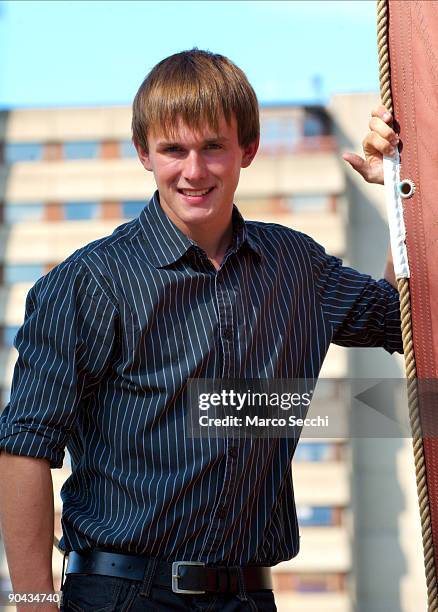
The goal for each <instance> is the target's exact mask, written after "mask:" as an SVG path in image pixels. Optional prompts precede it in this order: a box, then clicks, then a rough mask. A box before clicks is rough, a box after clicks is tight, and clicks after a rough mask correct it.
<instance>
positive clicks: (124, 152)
mask: <svg viewBox="0 0 438 612" xmlns="http://www.w3.org/2000/svg"><path fill="white" fill-rule="evenodd" d="M120 156H121V157H137V151H136V149H135V147H134V143H133V142H132V140H123V141H122V142H121V143H120Z"/></svg>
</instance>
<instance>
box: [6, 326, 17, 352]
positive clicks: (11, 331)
mask: <svg viewBox="0 0 438 612" xmlns="http://www.w3.org/2000/svg"><path fill="white" fill-rule="evenodd" d="M19 329H20V326H19V325H7V326H6V327H4V328H3V344H4V346H6V347H8V348H11V347H12V346H14V338H15V336H16V335H17V332H18V330H19Z"/></svg>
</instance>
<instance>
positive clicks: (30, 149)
mask: <svg viewBox="0 0 438 612" xmlns="http://www.w3.org/2000/svg"><path fill="white" fill-rule="evenodd" d="M3 155H4V161H5V164H15V163H16V162H22V161H37V160H39V159H42V156H43V145H42V144H41V143H39V142H6V143H5V145H4V153H3Z"/></svg>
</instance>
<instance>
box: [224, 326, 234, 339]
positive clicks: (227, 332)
mask: <svg viewBox="0 0 438 612" xmlns="http://www.w3.org/2000/svg"><path fill="white" fill-rule="evenodd" d="M222 337H223V339H224V340H231V339H232V337H233V332H232V330H231V329H230V328H229V327H226V328H225V329H224V331H223V333H222Z"/></svg>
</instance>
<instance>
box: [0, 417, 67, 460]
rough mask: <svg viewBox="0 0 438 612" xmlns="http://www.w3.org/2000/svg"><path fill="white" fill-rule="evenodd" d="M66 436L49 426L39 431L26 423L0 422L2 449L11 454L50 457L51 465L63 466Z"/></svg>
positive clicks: (37, 457)
mask: <svg viewBox="0 0 438 612" xmlns="http://www.w3.org/2000/svg"><path fill="white" fill-rule="evenodd" d="M64 444H65V436H64V435H63V434H62V433H61V432H59V431H55V430H54V429H50V428H49V427H44V428H39V429H38V431H35V430H34V429H32V428H30V427H26V426H24V425H16V424H9V423H0V451H1V450H4V451H6V452H7V453H10V454H11V455H20V456H23V457H34V458H36V459H48V460H49V462H50V467H51V468H52V469H53V468H62V463H63V460H64V455H65V452H64Z"/></svg>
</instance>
